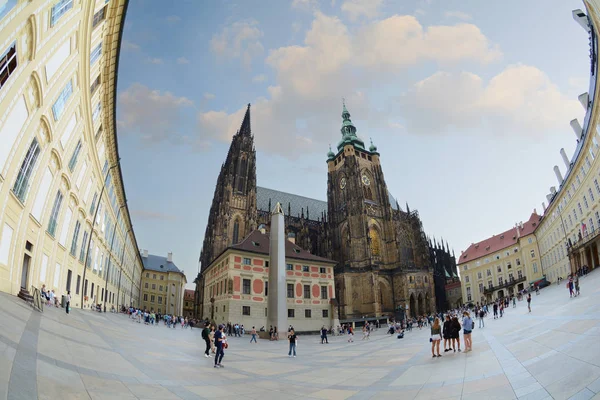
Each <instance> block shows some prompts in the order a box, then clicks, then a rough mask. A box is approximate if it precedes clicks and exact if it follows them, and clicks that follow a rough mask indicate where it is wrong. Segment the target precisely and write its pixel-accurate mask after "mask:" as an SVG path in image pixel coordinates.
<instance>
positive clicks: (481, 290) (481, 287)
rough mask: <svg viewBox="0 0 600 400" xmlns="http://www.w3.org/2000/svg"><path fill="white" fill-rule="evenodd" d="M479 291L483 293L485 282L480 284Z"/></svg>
mask: <svg viewBox="0 0 600 400" xmlns="http://www.w3.org/2000/svg"><path fill="white" fill-rule="evenodd" d="M479 293H483V283H480V284H479Z"/></svg>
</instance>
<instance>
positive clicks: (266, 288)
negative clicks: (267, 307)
mask: <svg viewBox="0 0 600 400" xmlns="http://www.w3.org/2000/svg"><path fill="white" fill-rule="evenodd" d="M268 295H269V281H265V296H268Z"/></svg>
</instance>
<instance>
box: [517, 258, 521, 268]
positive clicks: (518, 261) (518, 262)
mask: <svg viewBox="0 0 600 400" xmlns="http://www.w3.org/2000/svg"><path fill="white" fill-rule="evenodd" d="M519 265H521V259H520V258H517V266H519Z"/></svg>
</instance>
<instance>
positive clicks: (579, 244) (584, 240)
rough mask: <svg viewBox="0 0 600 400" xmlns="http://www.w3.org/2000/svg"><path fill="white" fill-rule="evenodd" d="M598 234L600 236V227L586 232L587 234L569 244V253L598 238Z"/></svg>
mask: <svg viewBox="0 0 600 400" xmlns="http://www.w3.org/2000/svg"><path fill="white" fill-rule="evenodd" d="M598 236H600V229H595V230H593V231H592V232H586V234H585V235H584V236H582V237H581V238H580V239H579V240H578V241H576V242H575V243H572V244H571V245H567V251H568V252H569V253H573V252H575V251H577V250H579V249H581V248H582V247H583V246H585V245H586V244H588V243H589V242H591V241H592V240H594V239H596V238H597V237H598Z"/></svg>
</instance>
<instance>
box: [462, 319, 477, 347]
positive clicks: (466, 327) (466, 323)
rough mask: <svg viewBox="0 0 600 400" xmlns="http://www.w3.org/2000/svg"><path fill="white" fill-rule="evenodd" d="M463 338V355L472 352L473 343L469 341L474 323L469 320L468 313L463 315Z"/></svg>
mask: <svg viewBox="0 0 600 400" xmlns="http://www.w3.org/2000/svg"><path fill="white" fill-rule="evenodd" d="M463 317H464V318H463V338H464V341H465V353H467V352H469V351H472V350H473V342H472V341H471V331H472V330H473V326H474V325H475V323H474V322H473V320H472V319H471V316H470V315H469V312H468V311H465V312H464V313H463Z"/></svg>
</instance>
